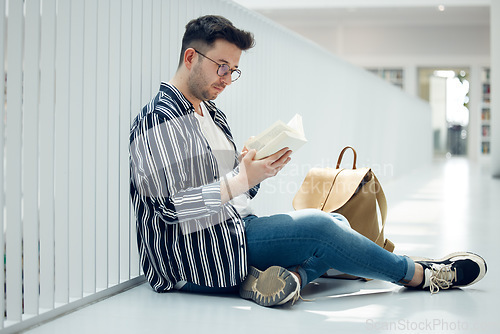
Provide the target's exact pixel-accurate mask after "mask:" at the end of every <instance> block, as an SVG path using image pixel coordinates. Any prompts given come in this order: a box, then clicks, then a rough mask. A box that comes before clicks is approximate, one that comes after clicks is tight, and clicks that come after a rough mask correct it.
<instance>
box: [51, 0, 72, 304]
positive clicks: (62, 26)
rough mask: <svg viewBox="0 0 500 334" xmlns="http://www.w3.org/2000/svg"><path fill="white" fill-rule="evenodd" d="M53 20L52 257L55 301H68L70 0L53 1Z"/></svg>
mask: <svg viewBox="0 0 500 334" xmlns="http://www.w3.org/2000/svg"><path fill="white" fill-rule="evenodd" d="M57 13H58V15H57V23H56V29H57V31H56V41H57V43H56V94H55V96H56V102H55V121H54V127H55V129H54V131H55V135H54V136H55V137H54V139H55V147H54V156H55V160H54V161H55V166H54V178H55V180H54V200H55V203H57V205H56V206H55V212H54V238H55V240H54V252H55V254H54V257H55V260H54V261H55V282H57V283H56V285H55V295H54V301H55V304H56V305H61V304H65V303H68V301H69V255H68V254H69V247H70V245H69V240H68V238H69V224H68V222H69V217H70V214H69V209H68V205H69V201H68V198H69V108H70V99H69V86H70V27H71V23H70V16H71V2H70V1H58V2H57Z"/></svg>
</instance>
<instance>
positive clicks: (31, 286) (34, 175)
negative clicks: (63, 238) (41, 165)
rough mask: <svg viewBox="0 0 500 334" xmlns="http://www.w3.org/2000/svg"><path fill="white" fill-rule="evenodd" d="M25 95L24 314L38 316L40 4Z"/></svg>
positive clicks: (34, 5) (32, 25) (30, 37)
mask: <svg viewBox="0 0 500 334" xmlns="http://www.w3.org/2000/svg"><path fill="white" fill-rule="evenodd" d="M25 18H26V23H25V31H24V32H25V35H24V50H25V67H24V70H25V72H24V91H23V104H24V106H23V107H24V108H23V127H24V131H23V146H24V149H23V182H22V184H23V194H24V199H23V267H24V268H23V269H24V313H25V314H32V315H36V314H38V292H39V288H38V281H39V280H38V260H39V257H38V238H39V229H38V99H39V89H40V81H39V80H40V67H39V63H38V59H39V57H40V34H39V33H38V32H39V31H40V2H39V1H36V0H32V1H26V3H25Z"/></svg>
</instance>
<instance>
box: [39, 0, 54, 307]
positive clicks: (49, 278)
mask: <svg viewBox="0 0 500 334" xmlns="http://www.w3.org/2000/svg"><path fill="white" fill-rule="evenodd" d="M42 11H43V17H42V29H41V33H42V37H41V43H42V48H41V51H40V75H41V77H40V136H39V145H40V146H39V150H40V307H41V308H44V309H51V308H53V307H54V205H55V203H54V86H55V41H56V24H55V23H56V1H55V0H48V1H44V2H43V4H42Z"/></svg>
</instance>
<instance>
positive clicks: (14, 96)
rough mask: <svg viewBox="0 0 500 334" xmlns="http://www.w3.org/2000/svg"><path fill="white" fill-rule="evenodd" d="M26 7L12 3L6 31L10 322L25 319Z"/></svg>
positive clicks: (7, 236)
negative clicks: (23, 154) (23, 153)
mask: <svg viewBox="0 0 500 334" xmlns="http://www.w3.org/2000/svg"><path fill="white" fill-rule="evenodd" d="M23 21H24V18H23V4H22V3H21V2H19V1H15V0H11V1H9V19H8V28H7V33H8V35H7V59H8V64H9V67H8V72H7V73H8V76H7V87H8V89H7V123H6V131H5V132H6V139H7V145H6V152H7V154H6V159H7V163H6V171H5V172H6V175H7V176H8V177H6V179H5V192H6V194H8V196H6V198H5V206H6V218H7V219H6V227H7V233H6V244H7V245H6V279H7V281H6V283H7V287H6V293H7V307H6V308H7V319H8V320H11V321H19V320H21V316H22V257H21V256H22V255H21V250H22V246H21V244H22V223H21V170H22V166H21V133H22V132H21V131H22V111H21V110H22V55H23V42H22V41H23V31H24V29H23Z"/></svg>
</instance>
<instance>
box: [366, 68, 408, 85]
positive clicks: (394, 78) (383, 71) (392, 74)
mask: <svg viewBox="0 0 500 334" xmlns="http://www.w3.org/2000/svg"><path fill="white" fill-rule="evenodd" d="M367 71H368V72H371V73H373V74H375V75H377V76H379V77H381V78H382V79H384V80H385V81H387V82H389V83H391V84H393V85H394V86H397V87H399V88H401V89H403V80H404V71H403V69H402V68H367Z"/></svg>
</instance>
